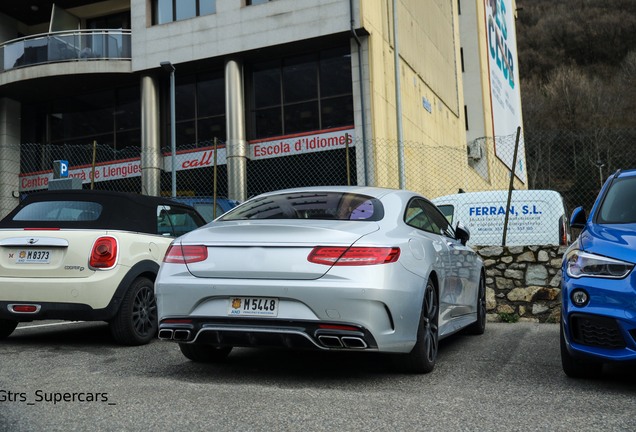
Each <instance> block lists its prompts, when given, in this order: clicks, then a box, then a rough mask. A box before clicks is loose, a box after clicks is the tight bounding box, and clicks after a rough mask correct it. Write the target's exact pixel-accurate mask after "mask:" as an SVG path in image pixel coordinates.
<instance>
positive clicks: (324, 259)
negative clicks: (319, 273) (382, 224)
mask: <svg viewBox="0 0 636 432" xmlns="http://www.w3.org/2000/svg"><path fill="white" fill-rule="evenodd" d="M399 257H400V248H398V247H351V248H347V247H331V246H316V247H315V248H314V249H313V250H312V251H311V253H310V254H309V256H308V257H307V260H308V261H309V262H312V263H314V264H323V265H329V266H331V265H334V266H361V265H375V264H388V263H392V262H395V261H397V260H398V258H399Z"/></svg>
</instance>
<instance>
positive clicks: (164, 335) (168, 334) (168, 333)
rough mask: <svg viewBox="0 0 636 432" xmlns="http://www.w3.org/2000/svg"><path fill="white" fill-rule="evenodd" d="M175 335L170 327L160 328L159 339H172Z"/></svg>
mask: <svg viewBox="0 0 636 432" xmlns="http://www.w3.org/2000/svg"><path fill="white" fill-rule="evenodd" d="M172 337H173V331H172V330H168V329H163V330H159V339H161V340H171V339H172Z"/></svg>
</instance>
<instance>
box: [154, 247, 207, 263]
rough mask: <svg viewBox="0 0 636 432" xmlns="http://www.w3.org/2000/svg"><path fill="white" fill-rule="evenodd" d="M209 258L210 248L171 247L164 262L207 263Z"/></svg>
mask: <svg viewBox="0 0 636 432" xmlns="http://www.w3.org/2000/svg"><path fill="white" fill-rule="evenodd" d="M207 258H208V248H207V247H205V246H203V245H183V246H182V245H179V244H173V245H170V247H169V248H168V250H167V251H166V255H165V256H164V257H163V262H165V263H173V264H191V263H195V262H199V261H205V260H206V259H207Z"/></svg>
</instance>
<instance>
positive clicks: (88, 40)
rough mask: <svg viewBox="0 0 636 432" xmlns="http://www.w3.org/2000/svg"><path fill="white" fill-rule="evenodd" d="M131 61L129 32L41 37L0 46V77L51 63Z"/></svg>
mask: <svg viewBox="0 0 636 432" xmlns="http://www.w3.org/2000/svg"><path fill="white" fill-rule="evenodd" d="M130 59H131V50H130V30H121V29H117V30H73V31H63V32H54V33H42V34H38V35H33V36H27V37H24V38H20V39H13V40H11V41H8V42H5V43H3V44H1V45H0V73H2V72H6V71H10V70H13V69H18V68H24V67H28V66H34V65H41V64H50V63H60V62H75V61H95V60H98V61H104V60H107V61H109V60H130Z"/></svg>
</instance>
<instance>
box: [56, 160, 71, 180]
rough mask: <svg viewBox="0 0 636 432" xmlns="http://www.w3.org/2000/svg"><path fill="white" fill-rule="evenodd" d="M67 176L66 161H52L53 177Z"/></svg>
mask: <svg viewBox="0 0 636 432" xmlns="http://www.w3.org/2000/svg"><path fill="white" fill-rule="evenodd" d="M67 177H68V161H67V160H56V161H53V178H67Z"/></svg>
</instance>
